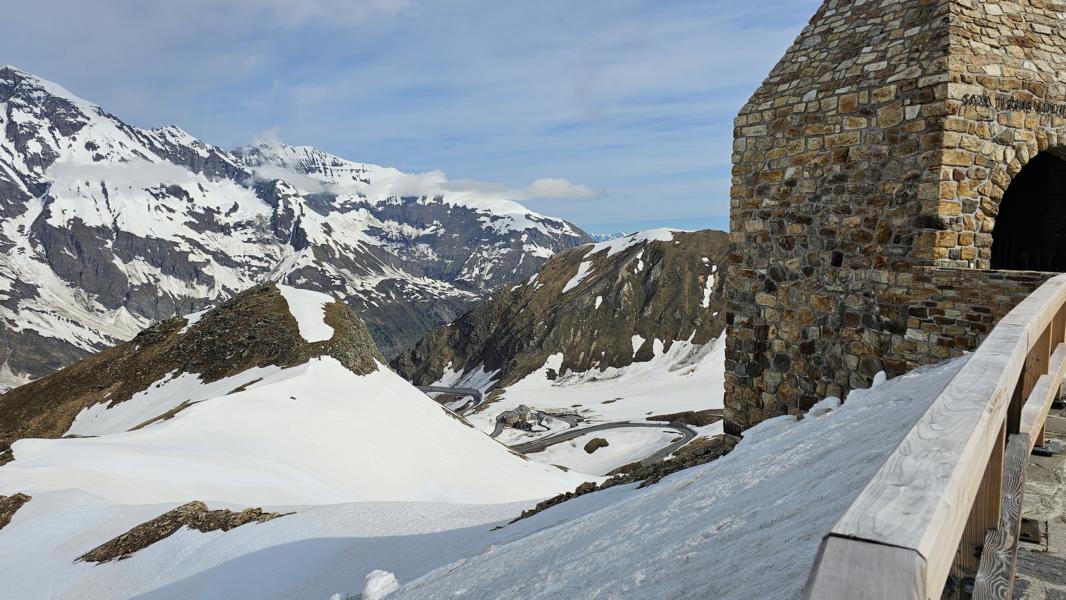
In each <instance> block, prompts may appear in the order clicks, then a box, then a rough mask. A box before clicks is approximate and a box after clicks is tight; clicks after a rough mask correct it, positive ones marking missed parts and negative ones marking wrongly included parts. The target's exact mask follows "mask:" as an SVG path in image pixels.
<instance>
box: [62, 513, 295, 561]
mask: <svg viewBox="0 0 1066 600" xmlns="http://www.w3.org/2000/svg"><path fill="white" fill-rule="evenodd" d="M288 514H291V513H288ZM284 516H285V514H283V513H270V512H264V511H263V509H261V508H246V509H244V510H242V511H241V512H233V511H231V510H208V509H207V505H206V504H204V503H203V502H199V501H196V502H189V503H188V504H183V505H181V506H179V507H177V508H175V509H174V510H171V511H168V512H166V513H163V514H162V515H159V516H158V517H156V518H154V519H152V520H151V521H148V522H146V523H141V524H140V525H138V526H136V527H134V528H133V529H131V530H129V531H127V532H126V533H123V534H122V535H120V536H118V537H116V538H114V539H112V540H109V541H107V542H105V543H103V544H101V545H99V546H97V547H96V548H93V549H92V550H90V551H88V552H86V553H85V554H83V555H81V556H80V557H78V560H83V561H86V562H95V563H101V562H108V561H112V560H122V559H124V558H129V556H130V555H131V554H133V553H134V552H136V551H138V550H142V549H144V548H147V547H148V546H151V545H152V544H154V543H156V542H158V541H159V540H162V539H164V538H167V537H169V536H171V535H173V534H174V533H175V532H176V531H178V530H179V529H181V528H182V527H188V528H190V529H195V530H197V531H200V532H203V533H207V532H208V531H229V530H230V529H233V528H235V527H240V526H241V525H246V524H248V523H265V522H267V521H271V520H273V519H277V518H278V517H284Z"/></svg>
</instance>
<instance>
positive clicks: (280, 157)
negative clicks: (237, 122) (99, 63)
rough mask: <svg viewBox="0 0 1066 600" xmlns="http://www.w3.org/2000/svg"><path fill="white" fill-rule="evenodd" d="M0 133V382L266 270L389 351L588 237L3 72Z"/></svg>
mask: <svg viewBox="0 0 1066 600" xmlns="http://www.w3.org/2000/svg"><path fill="white" fill-rule="evenodd" d="M0 131H2V135H0V248H2V250H3V252H2V254H0V353H2V355H0V385H8V386H10V385H13V384H17V383H21V382H24V381H26V380H28V379H30V378H34V377H39V376H41V375H44V374H46V373H49V372H51V371H53V370H55V369H57V368H59V367H61V366H64V365H66V364H69V363H70V362H72V361H74V360H75V359H77V358H80V357H82V356H85V355H87V354H88V353H89V352H91V351H94V350H99V349H102V348H104V347H107V346H110V345H111V344H113V343H114V342H116V341H120V340H125V339H129V338H130V337H132V336H133V335H135V334H136V333H137V332H138V331H139V330H140V329H142V328H143V327H145V326H147V325H148V324H150V323H152V322H155V321H159V320H162V319H165V318H168V317H171V316H173V315H175V314H184V313H189V312H192V311H195V310H198V309H200V308H203V307H205V306H207V305H209V304H212V303H215V302H217V301H218V300H219V299H224V298H227V297H230V296H232V295H233V294H235V293H236V292H238V291H240V290H242V289H246V288H248V287H250V286H252V285H255V284H256V283H259V282H261V281H264V280H278V281H285V282H288V283H291V284H294V285H299V286H302V287H307V288H313V289H317V290H321V291H329V292H331V293H335V294H337V295H338V296H339V297H341V298H343V299H344V300H345V302H346V303H347V304H348V305H349V306H351V307H352V308H354V309H355V310H356V311H357V312H358V313H359V314H360V315H361V316H362V317H363V318H364V319H365V320H366V322H367V324H368V326H369V327H370V329H371V333H372V334H373V335H374V338H375V340H376V341H377V342H378V344H379V345H380V347H381V348H382V350H383V351H384V352H385V353H386V354H387V355H393V354H396V353H397V352H398V351H399V350H400V349H401V348H403V347H405V346H406V345H407V344H409V343H412V342H414V341H416V340H417V339H419V338H420V337H421V336H422V335H423V334H424V333H425V332H426V331H428V330H430V329H431V328H432V327H434V326H436V325H439V324H441V323H444V322H448V321H450V320H452V319H453V318H454V317H456V316H457V315H458V314H460V313H461V312H463V311H464V310H466V309H467V308H469V307H470V306H472V305H473V304H474V303H475V302H477V301H478V300H479V299H481V298H482V297H483V296H484V295H485V294H486V293H487V292H489V291H491V290H493V289H495V288H496V287H498V286H499V285H501V284H504V283H508V282H513V281H519V280H523V279H525V278H528V277H529V276H530V275H531V274H533V273H535V272H536V271H537V269H538V268H539V266H540V265H542V264H543V263H544V261H545V260H546V258H547V257H548V256H550V255H551V254H552V253H554V252H556V251H558V250H561V249H565V248H569V247H572V246H574V245H577V244H580V243H583V242H585V241H587V239H588V238H587V236H586V235H585V233H584V232H582V231H581V230H580V229H578V228H576V227H575V226H573V225H571V224H569V223H567V222H565V221H561V220H558V219H552V218H548V217H543V216H541V215H538V214H536V213H534V212H532V211H529V210H527V209H525V208H524V207H522V206H521V205H518V204H516V203H514V202H509V201H506V200H503V199H492V198H490V199H485V198H484V197H478V198H472V197H469V195H463V194H461V193H452V192H451V191H449V189H447V185H446V184H447V182H446V181H444V180H443V176H441V175H440V174H439V173H437V174H434V173H431V174H423V175H409V174H405V173H402V172H400V171H397V170H395V169H390V168H387V167H379V166H375V165H368V164H362V163H355V162H351V161H347V160H344V159H342V158H339V157H336V156H332V155H329V154H327V153H325V152H322V151H319V150H316V149H314V148H308V147H293V146H287V145H284V144H280V143H274V142H263V143H259V144H256V145H254V146H249V147H244V148H240V149H238V150H236V151H233V152H230V151H226V150H223V149H221V148H218V147H216V146H212V145H210V144H208V143H205V142H203V141H200V140H198V139H196V138H194V137H193V136H191V135H189V134H188V133H186V132H184V131H182V130H181V129H180V128H177V127H173V126H168V127H162V128H158V129H140V128H137V127H132V126H130V125H128V124H126V123H124V122H123V121H121V120H120V119H119V118H118V117H115V116H114V115H111V114H109V113H107V112H106V111H104V110H103V109H101V108H100V107H99V106H96V105H95V104H92V103H91V102H88V101H85V100H82V99H80V98H78V97H77V96H75V95H73V94H71V93H70V92H68V91H67V90H65V89H63V88H62V87H60V86H58V85H56V84H53V83H51V82H48V81H45V80H42V79H40V78H38V77H35V76H33V75H31V74H28V73H25V72H23V71H20V70H18V69H15V68H13V67H2V68H0Z"/></svg>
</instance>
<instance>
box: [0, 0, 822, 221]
mask: <svg viewBox="0 0 1066 600" xmlns="http://www.w3.org/2000/svg"><path fill="white" fill-rule="evenodd" d="M818 4H819V3H818V2H816V1H814V0H776V1H768V0H748V1H745V2H736V1H718V0H702V1H685V0H674V1H667V0H653V1H646V2H645V1H637V0H609V1H608V0H597V1H592V0H588V1H574V0H567V1H555V0H538V1H532V0H529V1H524V0H523V1H518V0H511V1H509V2H508V1H504V2H501V1H500V0H494V1H480V0H440V1H436V2H429V1H419V0H362V1H360V0H184V1H181V2H176V1H173V0H168V1H166V2H156V1H150V0H95V1H93V2H85V1H83V0H66V1H58V0H34V1H33V2H20V3H17V4H16V5H15V6H10V7H6V8H5V10H4V12H5V17H6V18H5V23H4V24H3V25H2V26H0V27H2V29H0V31H2V35H0V63H10V64H14V65H16V66H19V67H21V68H23V69H26V70H28V71H31V72H34V73H37V74H38V75H41V76H42V77H45V78H47V79H51V80H53V81H56V82H57V83H60V84H62V85H64V86H65V87H67V88H69V89H70V90H71V91H73V92H75V93H76V94H78V95H80V96H82V97H84V98H87V99H89V100H92V101H94V102H97V103H99V104H100V105H101V106H103V107H104V108H105V109H106V110H108V111H109V112H112V113H113V114H115V115H117V116H119V117H121V118H123V119H124V120H127V121H129V122H131V123H133V124H135V125H140V126H157V125H162V124H171V123H173V124H177V125H180V126H181V127H183V128H185V129H187V130H188V131H190V132H191V133H193V134H194V135H196V136H197V137H200V138H202V139H204V140H206V141H208V142H211V143H215V144H218V145H221V146H225V147H235V146H238V145H240V144H243V143H247V142H249V141H250V140H252V139H254V138H255V136H257V135H263V134H264V133H265V134H269V135H271V136H277V137H279V138H280V139H282V140H283V141H285V142H287V143H292V144H308V145H313V146H318V147H320V148H323V149H325V150H328V151H330V152H333V153H335V154H338V155H340V156H343V157H345V158H349V159H352V160H357V161H365V162H372V163H377V164H383V165H390V166H395V167H398V168H400V169H403V170H405V171H411V172H424V171H430V170H434V169H440V170H443V171H444V172H445V173H447V175H448V177H449V178H451V179H453V180H455V179H474V180H481V181H490V182H494V183H499V184H502V185H505V186H507V187H508V188H512V189H520V188H524V187H526V186H529V185H530V184H531V183H532V182H534V181H536V180H538V179H542V178H561V179H566V180H568V181H570V182H573V183H574V184H576V185H575V186H574V187H575V189H580V190H584V191H583V192H582V193H577V194H566V193H565V192H563V193H562V195H568V196H570V197H562V198H544V199H541V198H534V199H525V200H523V202H524V203H525V204H526V205H528V206H530V207H531V208H534V209H535V210H538V211H540V212H543V213H546V214H551V215H557V216H561V217H565V218H568V219H571V220H573V221H574V222H576V223H577V224H578V225H580V226H582V227H584V228H586V229H587V230H589V231H592V232H605V231H614V230H635V229H643V228H648V227H654V226H661V225H668V226H676V227H685V228H702V227H716V228H725V227H726V226H727V224H728V220H727V218H726V215H727V214H728V210H729V199H728V196H729V162H730V158H729V155H730V148H731V136H732V119H733V116H734V115H735V113H736V111H737V110H738V109H739V108H740V106H741V104H742V103H743V102H744V101H745V100H746V99H747V97H748V95H749V94H750V93H751V92H752V91H753V90H754V88H755V87H756V86H757V85H758V84H759V82H760V81H761V80H762V79H763V78H764V77H765V75H766V74H767V72H768V71H769V69H770V68H771V67H772V66H773V64H774V63H775V62H776V61H777V59H778V58H779V57H780V55H781V54H782V53H783V52H784V50H785V49H786V48H787V46H788V45H789V43H790V42H791V41H792V39H794V38H795V36H796V35H797V34H798V33H799V31H800V30H801V29H802V27H803V26H804V25H805V24H806V22H807V20H808V18H809V17H810V15H811V14H813V12H814V10H815V9H816V8H817V6H818ZM579 186H584V188H581V187H579ZM565 187H566V186H562V187H561V189H565ZM586 188H587V189H591V190H593V192H594V193H587V189H586Z"/></svg>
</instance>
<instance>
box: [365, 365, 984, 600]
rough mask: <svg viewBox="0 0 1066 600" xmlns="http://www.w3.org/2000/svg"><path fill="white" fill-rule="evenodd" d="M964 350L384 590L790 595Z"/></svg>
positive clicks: (722, 598) (411, 595)
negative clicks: (562, 520)
mask: <svg viewBox="0 0 1066 600" xmlns="http://www.w3.org/2000/svg"><path fill="white" fill-rule="evenodd" d="M965 362H966V359H965V358H960V359H955V360H952V361H949V362H946V363H942V364H940V365H937V366H935V367H932V368H923V369H920V370H918V371H915V372H912V373H910V374H907V375H903V376H901V377H898V378H896V379H893V380H891V381H888V382H886V383H881V384H880V385H876V386H875V387H874V388H873V389H870V390H855V391H852V392H851V394H850V395H849V396H848V401H847V402H846V403H845V404H843V405H842V406H841V405H840V404H839V401H837V400H836V399H835V398H832V399H826V400H824V401H822V402H821V403H819V404H818V405H816V406H815V407H813V408H812V409H811V411H810V412H809V413H808V414H807V416H806V417H805V418H804V419H803V420H800V421H797V420H796V419H795V418H794V417H791V416H782V417H778V418H775V419H771V420H768V421H764V422H763V423H761V424H759V425H757V426H755V427H754V428H752V429H750V430H748V431H747V432H746V433H745V437H744V440H743V441H741V443H740V444H739V445H738V446H737V447H736V448H735V449H734V450H733V451H732V452H731V453H730V454H728V455H726V456H725V457H723V458H720V459H718V460H717V461H714V462H711V463H709V464H706V465H703V466H699V467H694V468H692V469H689V470H686V471H682V472H681V473H677V474H675V475H672V476H670V477H669V478H667V479H664V480H662V481H660V482H659V483H657V484H655V485H653V486H651V487H648V488H645V489H640V490H634V489H632V488H627V489H625V490H622V491H616V490H615V488H612V489H610V490H608V491H607V492H596V493H593V494H589V495H587V496H582V497H581V498H579V499H578V500H580V501H583V506H585V507H586V508H585V512H586V514H584V515H583V516H579V517H576V518H573V519H571V520H568V521H567V522H565V523H562V524H560V525H558V526H555V527H551V528H547V529H543V530H540V531H537V532H536V533H533V534H531V535H525V536H522V537H520V538H519V539H516V540H515V541H513V542H510V543H506V544H502V545H495V546H492V547H491V548H489V549H487V550H486V551H485V552H483V553H482V554H480V555H478V556H476V557H473V558H467V559H464V560H462V561H457V562H455V563H453V564H450V565H448V566H445V567H442V568H440V569H438V570H436V571H434V572H432V573H430V574H428V575H426V576H424V577H422V578H420V579H418V580H416V581H414V582H411V583H409V584H408V585H406V586H405V587H402V588H401V589H400V590H399V591H397V592H396V593H395V594H394V595H392V596H389V598H390V600H409V599H417V598H425V599H430V598H524V599H528V600H534V599H541V598H543V599H554V598H618V599H622V598H634V599H636V598H641V599H643V598H672V599H674V598H676V599H683V598H693V599H697V598H699V599H703V598H715V599H716V600H750V599H753V598H760V599H761V598H773V599H775V600H790V599H796V600H798V599H799V598H802V597H803V586H804V585H805V583H806V581H807V575H808V573H809V571H810V569H811V566H812V565H813V564H814V560H815V557H816V555H817V552H818V546H819V544H820V543H821V540H822V538H823V537H824V536H825V535H826V533H827V532H828V531H829V529H830V528H831V527H832V526H833V524H834V523H835V522H836V521H837V519H839V518H840V516H841V515H842V514H843V513H844V511H845V510H846V509H847V507H848V506H849V505H850V504H851V502H852V501H853V500H854V498H855V496H856V495H858V493H859V492H860V491H862V489H863V487H864V486H865V484H866V483H867V482H868V481H869V480H870V479H871V478H872V477H873V475H874V473H875V472H876V471H877V469H879V468H880V467H881V465H882V463H883V462H884V460H885V458H886V457H887V456H888V454H889V453H890V452H891V451H892V450H894V449H895V448H896V446H897V445H898V444H899V442H900V441H901V440H902V439H903V437H904V436H905V435H906V434H907V432H908V431H910V429H911V427H913V425H914V423H915V422H916V421H917V420H918V419H919V418H920V417H921V415H922V414H923V413H924V412H925V410H926V409H927V408H928V407H929V404H930V403H931V402H932V401H933V399H934V398H935V397H936V396H937V394H938V393H939V392H940V391H941V390H942V389H943V388H944V387H945V386H946V385H947V383H948V382H949V381H950V380H951V378H952V377H953V376H954V375H955V374H956V373H957V372H958V370H959V369H960V368H961V367H962V365H963V364H965ZM882 379H883V377H882ZM875 381H876V379H875ZM611 492H614V494H613V495H612V494H611ZM567 504H568V503H567ZM563 506H565V504H564V505H563ZM554 510H555V509H549V510H548V511H545V512H544V513H541V514H540V515H536V516H534V517H533V518H534V519H536V518H538V517H542V518H545V519H546V520H548V519H550V518H551V513H552V512H553V511H554ZM504 531H506V529H504ZM383 568H387V567H383ZM516 573H521V574H522V576H521V577H516V576H515V574H516Z"/></svg>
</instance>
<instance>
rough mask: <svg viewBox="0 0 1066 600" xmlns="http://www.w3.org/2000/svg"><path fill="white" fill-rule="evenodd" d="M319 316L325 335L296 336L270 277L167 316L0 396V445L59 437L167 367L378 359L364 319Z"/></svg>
mask: <svg viewBox="0 0 1066 600" xmlns="http://www.w3.org/2000/svg"><path fill="white" fill-rule="evenodd" d="M326 322H327V323H328V324H329V325H331V326H332V327H333V329H334V335H333V337H332V338H330V339H329V340H326V341H323V342H315V343H308V342H306V341H304V339H303V338H302V337H301V336H300V332H299V326H298V324H297V322H296V319H295V318H294V317H293V316H292V314H291V313H290V312H289V309H288V304H287V303H286V302H285V298H284V297H283V296H282V295H281V292H280V291H278V289H277V287H275V286H274V285H273V284H264V285H259V286H256V287H254V288H251V289H248V290H246V291H244V292H242V293H240V294H238V295H237V296H235V297H233V298H232V299H230V300H228V301H227V302H225V303H224V304H222V305H220V306H219V307H217V308H215V309H213V310H211V311H210V312H208V313H207V314H205V315H204V316H203V317H202V318H201V319H200V320H199V321H198V322H197V323H196V324H195V325H193V326H192V327H191V328H189V330H188V331H187V332H186V333H184V334H183V333H181V330H182V329H183V328H184V327H185V324H186V323H187V321H186V320H185V319H184V318H182V317H176V318H173V319H169V320H167V321H164V322H162V323H159V324H158V325H155V326H153V327H150V328H148V329H145V330H144V331H142V332H141V333H140V334H138V335H137V337H135V338H134V339H132V340H130V341H129V342H126V343H124V344H119V345H118V346H115V347H113V348H109V349H107V350H104V351H103V352H100V353H98V354H94V355H92V356H89V357H87V358H85V359H83V360H81V361H79V362H77V363H74V364H73V365H71V366H69V367H66V368H65V369H62V370H60V371H57V372H56V373H53V374H52V375H49V376H48V377H45V378H43V379H39V380H37V381H33V382H31V383H28V384H26V385H23V386H20V387H17V388H15V389H13V390H11V391H10V392H8V393H6V394H4V395H2V396H0V450H3V449H5V448H7V447H9V446H10V444H11V443H12V442H13V441H14V440H17V439H19V438H25V437H43V438H55V437H59V436H62V435H63V434H64V433H65V432H66V431H67V429H69V427H70V424H71V423H72V422H73V420H74V417H75V416H76V415H77V414H78V412H80V411H81V410H82V409H83V408H86V407H89V406H92V405H94V404H97V403H99V402H105V401H107V402H109V403H110V404H111V405H114V404H117V403H120V402H124V401H126V400H128V399H130V398H131V397H132V396H133V395H134V394H136V393H137V392H140V391H142V390H145V389H147V388H148V387H149V386H150V385H151V384H152V383H154V382H156V381H159V380H160V379H162V378H164V377H166V376H167V375H168V374H171V373H173V374H174V375H178V374H180V373H196V374H199V375H200V377H201V379H203V380H204V381H205V382H211V381H217V380H219V379H222V378H225V377H228V376H231V375H235V374H237V373H241V372H243V371H246V370H248V369H250V368H253V367H265V366H268V365H278V366H282V367H288V366H294V365H299V364H302V363H305V362H307V361H308V360H309V359H311V358H312V357H316V356H327V355H328V356H332V357H334V358H336V359H337V360H339V361H340V362H341V363H343V364H344V365H345V366H346V367H348V368H349V369H351V370H352V371H354V372H355V373H358V374H366V373H369V372H371V371H374V370H375V369H376V368H377V363H376V362H375V361H380V362H384V358H382V356H381V354H380V353H379V352H378V350H377V348H376V347H375V346H374V342H373V340H372V339H371V338H370V334H369V333H368V332H367V329H366V326H365V325H363V323H362V321H360V320H359V317H357V316H356V315H355V314H354V313H353V312H352V311H351V310H350V309H348V308H347V307H346V306H344V305H343V304H341V303H339V302H338V303H333V304H330V305H327V307H326ZM5 457H7V458H8V459H9V458H10V453H7V454H6V455H0V462H2V461H3V460H4V458H5Z"/></svg>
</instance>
